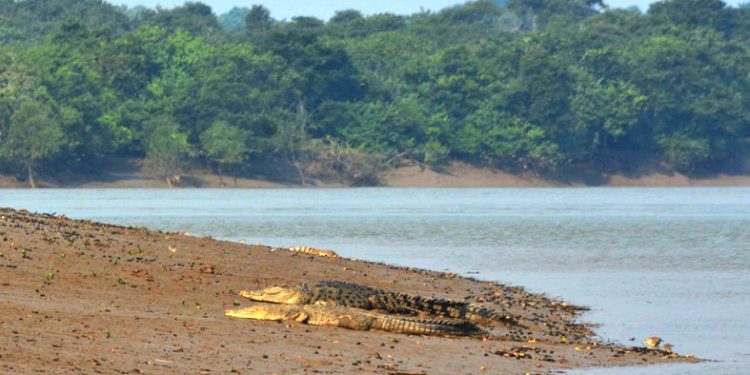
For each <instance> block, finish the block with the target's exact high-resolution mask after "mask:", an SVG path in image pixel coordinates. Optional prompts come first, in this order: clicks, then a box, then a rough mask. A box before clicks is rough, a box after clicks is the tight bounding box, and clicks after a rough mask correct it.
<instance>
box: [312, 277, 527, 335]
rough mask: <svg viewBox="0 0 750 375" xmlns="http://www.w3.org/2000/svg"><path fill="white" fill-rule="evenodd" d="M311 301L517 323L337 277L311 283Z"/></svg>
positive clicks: (471, 307) (487, 311) (493, 313)
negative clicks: (338, 279) (336, 278)
mask: <svg viewBox="0 0 750 375" xmlns="http://www.w3.org/2000/svg"><path fill="white" fill-rule="evenodd" d="M310 291H311V294H312V297H311V301H310V303H315V302H333V303H336V304H339V305H342V306H350V307H357V308H361V309H378V310H385V311H388V312H392V313H403V314H415V315H418V314H419V313H420V312H424V313H428V314H431V315H436V316H440V317H446V318H456V319H468V320H470V321H472V322H486V321H493V320H494V321H501V322H505V323H510V324H514V325H515V324H517V323H516V321H515V320H513V319H512V318H511V317H510V316H507V315H504V314H501V313H499V312H497V311H494V310H490V309H487V308H485V307H482V306H479V305H474V304H469V303H466V302H459V301H451V300H447V299H442V298H431V297H421V296H413V295H409V294H405V293H400V292H395V291H388V290H383V289H377V288H371V287H368V286H364V285H359V284H354V283H349V282H345V281H337V280H323V281H320V282H318V283H317V284H315V285H313V286H312V287H310Z"/></svg>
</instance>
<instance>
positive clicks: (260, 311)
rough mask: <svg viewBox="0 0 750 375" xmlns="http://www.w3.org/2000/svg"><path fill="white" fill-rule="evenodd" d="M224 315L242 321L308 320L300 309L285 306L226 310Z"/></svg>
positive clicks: (259, 306) (261, 306)
mask: <svg viewBox="0 0 750 375" xmlns="http://www.w3.org/2000/svg"><path fill="white" fill-rule="evenodd" d="M224 315H226V316H230V317H233V318H240V319H255V320H271V321H279V320H297V321H304V320H305V319H307V314H305V313H304V312H303V311H302V310H301V309H299V308H293V307H285V306H269V305H255V306H250V307H245V308H243V309H236V310H225V311H224Z"/></svg>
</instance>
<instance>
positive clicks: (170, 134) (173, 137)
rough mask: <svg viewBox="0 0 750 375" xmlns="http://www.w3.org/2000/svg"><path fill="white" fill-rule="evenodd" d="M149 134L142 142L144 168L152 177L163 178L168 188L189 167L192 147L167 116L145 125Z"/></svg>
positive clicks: (178, 127)
mask: <svg viewBox="0 0 750 375" xmlns="http://www.w3.org/2000/svg"><path fill="white" fill-rule="evenodd" d="M147 129H148V131H149V134H148V136H147V138H146V139H145V140H144V143H145V149H146V159H145V160H144V166H145V167H146V169H147V170H148V171H149V172H150V173H151V174H153V175H154V176H157V177H160V178H163V179H164V180H165V181H166V182H167V185H169V187H172V185H173V183H174V182H178V181H179V180H180V178H181V174H182V173H184V172H185V171H186V170H187V169H188V168H189V166H190V162H191V157H192V156H193V147H192V146H191V145H190V143H189V142H188V138H187V135H186V134H185V133H183V132H182V131H180V126H179V124H177V122H175V121H174V120H173V119H171V118H169V117H168V116H164V115H162V116H158V117H156V118H154V119H152V120H150V121H149V122H148V124H147Z"/></svg>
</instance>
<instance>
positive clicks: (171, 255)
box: [0, 209, 691, 374]
mask: <svg viewBox="0 0 750 375" xmlns="http://www.w3.org/2000/svg"><path fill="white" fill-rule="evenodd" d="M0 252H1V253H2V255H1V256H0V282H1V283H2V285H1V286H0V330H1V331H2V332H3V335H2V337H0V372H3V373H6V372H7V373H30V372H44V373H93V372H102V373H162V372H166V373H201V372H203V373H229V372H237V373H248V374H249V373H290V374H291V373H300V372H302V371H309V372H313V371H317V372H323V373H356V372H366V373H388V374H438V373H456V374H458V373H481V372H484V373H492V374H497V373H503V374H505V373H512V374H515V373H525V372H530V373H547V372H550V371H553V370H564V369H571V368H578V367H587V366H618V365H635V364H638V365H640V364H657V363H667V362H678V361H690V360H691V359H686V358H684V357H679V358H670V357H666V356H664V355H663V354H664V353H659V352H655V351H648V350H634V349H632V348H626V347H620V346H613V345H603V344H598V343H597V340H595V339H593V338H592V337H591V335H594V332H593V331H592V330H591V328H590V327H588V326H585V325H581V324H577V323H576V320H575V317H576V316H577V315H578V314H579V313H580V312H579V311H578V310H577V309H576V308H574V307H571V306H568V305H566V304H565V303H563V302H561V301H556V300H551V299H548V298H546V297H545V296H542V295H538V294H533V293H527V292H525V291H524V290H523V289H520V288H515V287H508V286H504V285H500V284H496V283H491V282H480V281H474V280H471V279H466V278H461V277H456V276H455V275H450V274H444V273H438V272H431V271H423V270H414V269H404V268H395V267H391V266H387V265H381V264H373V263H368V262H362V261H357V260H348V259H342V258H327V257H314V256H309V255H303V254H298V253H292V252H289V251H284V250H280V251H271V249H270V248H269V247H266V246H262V245H245V244H238V243H230V242H223V241H216V240H213V239H210V238H196V237H191V236H189V235H185V234H180V233H161V232H154V231H149V230H147V229H143V228H130V227H118V226H110V225H103V224H98V223H92V222H86V221H74V220H70V219H67V218H64V217H55V216H46V215H34V214H30V213H27V212H23V211H21V212H18V211H13V210H10V209H1V210H0ZM321 279H338V280H345V281H351V282H356V283H361V284H366V285H370V286H374V287H380V288H387V289H395V290H399V291H402V292H408V293H412V294H420V295H427V296H437V297H444V298H452V299H457V300H464V299H466V300H469V301H473V302H478V303H485V304H486V305H487V306H488V307H492V308H495V309H504V310H505V311H508V312H509V313H510V314H512V315H514V316H516V317H517V318H518V319H519V320H520V323H522V324H523V325H524V326H526V327H528V329H519V328H513V327H508V326H503V325H497V326H495V327H493V329H492V334H493V338H490V339H489V340H481V339H477V338H444V337H422V336H407V335H399V334H392V333H384V332H358V331H348V330H344V329H339V328H328V327H310V326H305V325H300V324H285V323H274V322H254V321H246V320H232V319H228V318H226V317H225V316H224V315H223V311H224V309H227V308H232V307H233V306H234V305H235V304H240V305H243V304H245V301H243V300H242V298H240V297H238V296H237V295H236V294H235V291H237V290H240V289H246V288H260V287H265V286H269V285H274V284H279V283H285V282H290V283H291V282H300V281H308V282H311V281H315V280H321ZM675 344H679V343H675ZM510 353H524V355H523V356H522V357H521V358H520V359H519V358H512V354H510ZM504 354H505V355H504Z"/></svg>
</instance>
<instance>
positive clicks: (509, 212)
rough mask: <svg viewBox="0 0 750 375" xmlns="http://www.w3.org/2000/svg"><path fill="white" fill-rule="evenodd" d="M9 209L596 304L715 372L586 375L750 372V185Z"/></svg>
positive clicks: (81, 198) (185, 194) (596, 313)
mask: <svg viewBox="0 0 750 375" xmlns="http://www.w3.org/2000/svg"><path fill="white" fill-rule="evenodd" d="M0 206H7V207H14V208H26V209H28V210H30V211H38V212H48V213H53V212H54V213H58V214H65V215H67V216H69V217H72V218H84V219H92V220H97V221H103V222H108V223H114V224H124V225H139V226H146V227H149V228H154V229H162V230H180V231H188V232H190V233H191V234H194V235H210V236H212V237H214V238H220V239H228V240H233V241H245V242H247V243H263V244H268V245H275V246H293V245H309V246H315V247H321V248H330V249H334V250H335V251H337V252H338V253H340V254H341V255H343V256H348V257H356V258H362V259H367V260H372V261H381V262H387V263H391V264H397V265H405V266H414V267H423V268H430V269H436V270H446V271H451V272H456V273H460V274H463V275H468V276H472V277H476V278H481V279H488V280H495V281H499V282H502V283H507V284H513V285H519V286H523V287H526V288H527V289H529V290H532V291H536V292H544V293H546V294H548V295H550V296H555V297H561V298H563V299H565V300H567V301H569V302H571V303H574V304H579V305H587V306H590V307H591V309H592V310H591V312H589V313H587V314H586V315H585V316H584V317H583V319H584V320H585V321H588V322H593V323H597V324H601V326H600V327H599V328H598V329H597V332H599V333H600V335H601V336H602V337H603V338H606V339H608V340H612V341H615V342H619V343H625V344H631V343H633V344H634V345H635V344H639V343H640V340H641V339H643V338H644V337H647V336H661V337H662V338H664V339H665V340H666V341H668V342H670V343H672V344H673V345H674V347H675V350H676V351H678V352H680V353H692V354H695V355H697V356H699V357H702V358H707V359H711V360H712V361H710V362H705V363H702V364H697V365H675V366H654V367H648V368H643V367H641V368H637V369H633V368H625V369H589V370H578V371H574V372H571V373H573V374H582V375H593V374H603V375H616V374H632V373H639V374H660V375H663V374H704V373H722V374H747V373H749V372H750V318H749V317H750V188H744V187H732V188H725V187H722V188H562V189H556V188H540V189H393V188H367V189H274V190H264V189H258V190H210V189H207V190H140V189H125V190H117V189H113V190H36V191H32V190H0ZM633 338H634V340H635V341H631V339H633Z"/></svg>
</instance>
